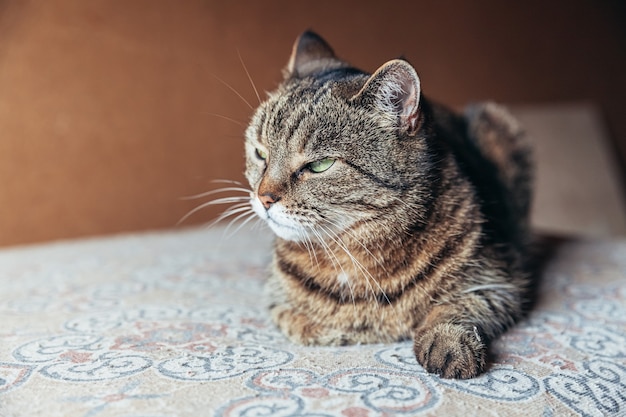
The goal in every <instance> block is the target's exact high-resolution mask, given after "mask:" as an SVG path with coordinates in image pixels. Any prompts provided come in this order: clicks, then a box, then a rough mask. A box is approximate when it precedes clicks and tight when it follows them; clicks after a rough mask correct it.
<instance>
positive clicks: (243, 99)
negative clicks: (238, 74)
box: [211, 74, 254, 110]
mask: <svg viewBox="0 0 626 417" xmlns="http://www.w3.org/2000/svg"><path fill="white" fill-rule="evenodd" d="M211 75H212V76H213V78H215V79H216V80H217V81H219V82H220V83H222V84H223V85H224V86H226V87H227V88H228V89H229V90H230V91H232V92H233V93H235V94H236V95H237V97H239V98H240V99H241V101H243V102H244V103H246V105H247V106H248V107H250V110H254V107H253V106H252V104H250V102H249V101H248V100H246V99H245V98H244V96H242V95H241V94H239V91H237V90H235V88H233V86H231V85H230V84H228V83H227V82H226V81H224V80H222V79H221V78H220V77H218V76H217V75H215V74H211Z"/></svg>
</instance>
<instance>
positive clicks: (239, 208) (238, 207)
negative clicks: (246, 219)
mask: <svg viewBox="0 0 626 417" xmlns="http://www.w3.org/2000/svg"><path fill="white" fill-rule="evenodd" d="M247 210H251V209H250V207H249V206H248V204H244V203H240V204H235V205H233V206H232V207H229V208H228V209H226V210H224V212H223V213H222V214H220V215H219V216H218V217H217V218H215V219H213V220H212V221H211V222H209V223H208V224H207V225H206V226H205V227H206V228H207V229H210V228H212V227H213V226H215V225H216V224H217V223H219V222H221V221H222V220H225V219H227V218H229V217H231V216H234V215H237V214H239V213H241V212H244V211H247Z"/></svg>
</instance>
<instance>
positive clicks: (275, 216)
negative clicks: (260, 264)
mask: <svg viewBox="0 0 626 417" xmlns="http://www.w3.org/2000/svg"><path fill="white" fill-rule="evenodd" d="M251 204H252V209H253V210H254V212H255V213H256V214H257V216H259V217H260V218H261V219H262V220H264V221H265V223H267V225H268V226H269V227H270V229H272V231H273V232H274V234H276V235H277V236H278V237H280V238H282V239H285V240H291V241H294V242H301V241H303V240H306V239H307V237H308V233H307V230H306V227H304V226H303V225H302V224H300V223H299V222H298V221H296V220H294V219H292V218H291V217H289V215H288V214H286V213H285V212H284V209H283V208H282V207H281V206H280V205H278V204H275V205H273V206H272V207H271V208H270V209H269V210H266V209H265V207H263V205H262V204H261V203H260V202H259V201H258V200H257V199H256V198H253V199H252V202H251Z"/></svg>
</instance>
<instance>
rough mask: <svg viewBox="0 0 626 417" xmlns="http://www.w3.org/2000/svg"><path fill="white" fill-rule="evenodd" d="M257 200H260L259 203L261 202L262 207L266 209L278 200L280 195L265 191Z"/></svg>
mask: <svg viewBox="0 0 626 417" xmlns="http://www.w3.org/2000/svg"><path fill="white" fill-rule="evenodd" d="M259 200H260V201H261V204H263V207H265V209H266V210H268V209H269V208H270V206H271V205H272V204H274V203H275V202H277V201H278V200H280V197H278V196H276V195H275V194H272V193H265V194H263V195H260V196H259Z"/></svg>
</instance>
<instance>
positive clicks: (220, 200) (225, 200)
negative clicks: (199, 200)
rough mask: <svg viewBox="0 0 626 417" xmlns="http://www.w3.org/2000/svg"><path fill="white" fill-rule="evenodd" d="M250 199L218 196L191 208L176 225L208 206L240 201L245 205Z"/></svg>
mask: <svg viewBox="0 0 626 417" xmlns="http://www.w3.org/2000/svg"><path fill="white" fill-rule="evenodd" d="M249 200H250V198H249V197H224V198H218V199H216V200H211V201H207V202H206V203H203V204H200V205H199V206H198V207H195V208H193V209H192V210H190V211H189V212H187V214H185V215H184V216H183V217H182V218H181V219H180V220H179V221H178V223H176V225H180V224H181V223H183V222H184V221H185V220H187V219H188V218H189V217H191V216H192V215H193V214H195V213H197V212H199V211H200V210H202V209H205V208H207V207H210V206H215V205H219V204H230V203H240V204H242V205H244V204H248V202H249Z"/></svg>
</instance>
